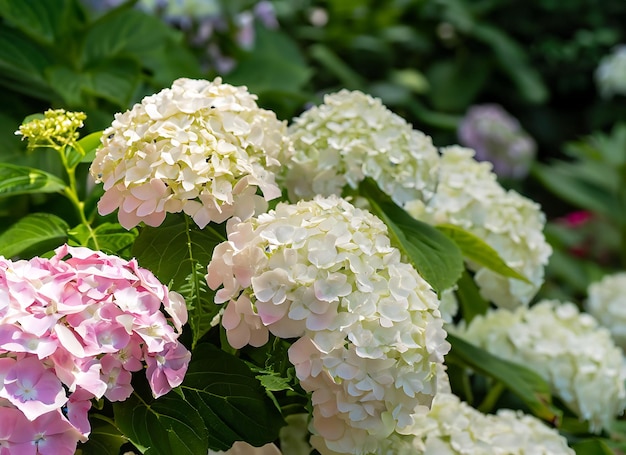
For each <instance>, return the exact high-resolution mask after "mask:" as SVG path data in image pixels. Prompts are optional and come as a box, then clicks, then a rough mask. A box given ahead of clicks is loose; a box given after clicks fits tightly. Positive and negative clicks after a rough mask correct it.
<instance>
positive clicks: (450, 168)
mask: <svg viewBox="0 0 626 455" xmlns="http://www.w3.org/2000/svg"><path fill="white" fill-rule="evenodd" d="M406 209H407V211H408V212H409V213H410V214H411V215H412V216H414V217H415V218H417V219H420V220H423V221H425V222H428V223H430V224H435V225H437V224H444V223H448V224H453V225H455V226H458V227H461V228H463V229H465V230H467V231H469V232H471V233H473V234H475V235H476V236H478V237H480V238H481V239H482V240H484V241H485V242H486V243H487V244H489V245H490V246H491V247H492V248H494V249H495V250H496V251H497V252H498V254H499V255H500V256H501V257H502V259H503V260H504V261H505V262H506V263H507V265H508V266H509V267H511V268H512V269H514V270H516V271H517V272H519V273H521V274H522V275H523V276H525V277H526V278H527V279H528V280H529V283H527V282H524V281H521V280H517V279H513V278H506V277H504V276H502V275H500V274H497V273H495V272H493V271H491V270H489V269H487V268H484V267H480V266H478V265H477V264H471V263H470V264H469V267H470V268H472V269H473V270H474V271H475V272H476V274H475V276H474V279H475V281H476V283H477V284H478V286H479V288H480V292H481V295H482V296H483V297H484V298H486V299H488V300H491V301H492V302H494V303H495V304H496V305H498V306H501V307H508V308H512V307H515V306H517V305H519V304H528V303H529V302H530V300H531V299H532V298H533V297H534V296H535V294H536V293H537V291H538V290H539V288H540V287H541V285H542V284H543V278H544V267H545V265H546V264H547V262H548V258H549V256H550V254H551V253H552V249H551V247H550V245H549V244H548V243H547V242H546V239H545V236H544V235H543V227H544V225H545V215H544V214H543V212H542V211H541V209H540V207H539V205H538V204H536V203H535V202H533V201H531V200H530V199H528V198H526V197H524V196H521V195H520V194H519V193H517V192H515V191H512V190H510V191H506V190H505V189H504V188H503V187H502V186H501V185H500V184H499V183H498V182H497V180H496V176H495V174H494V173H493V172H491V164H489V163H487V162H478V161H476V160H475V159H474V151H473V150H471V149H468V148H464V147H460V146H451V147H446V148H443V149H441V162H440V167H439V182H438V184H437V190H436V193H435V194H434V196H433V197H432V198H431V199H430V200H429V201H427V202H426V203H424V201H421V200H415V201H412V202H410V203H408V204H407V205H406Z"/></svg>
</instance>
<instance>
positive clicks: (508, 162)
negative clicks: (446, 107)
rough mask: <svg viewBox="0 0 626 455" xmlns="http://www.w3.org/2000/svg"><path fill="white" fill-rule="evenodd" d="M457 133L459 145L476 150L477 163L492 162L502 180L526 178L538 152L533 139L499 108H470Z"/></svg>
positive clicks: (477, 106)
mask: <svg viewBox="0 0 626 455" xmlns="http://www.w3.org/2000/svg"><path fill="white" fill-rule="evenodd" d="M457 133H458V137H459V142H460V143H461V144H462V145H464V146H466V147H469V148H473V149H474V150H476V156H475V157H476V159H477V160H479V161H490V162H491V163H492V164H493V170H494V172H495V173H496V174H497V175H498V176H499V177H501V178H512V179H517V180H519V179H522V178H524V177H525V176H526V175H527V174H528V171H529V168H530V165H531V163H532V161H533V159H534V158H535V155H536V152H537V146H536V144H535V141H534V140H533V138H532V137H530V136H529V135H528V133H526V131H524V130H523V129H522V127H521V125H520V123H519V122H518V121H517V120H516V119H515V118H514V117H512V116H511V115H510V114H509V113H508V112H506V111H505V110H504V109H503V108H502V106H500V105H499V104H481V105H474V106H472V107H470V109H469V110H468V111H467V113H466V115H465V117H463V119H462V120H461V122H460V124H459V128H458V132H457Z"/></svg>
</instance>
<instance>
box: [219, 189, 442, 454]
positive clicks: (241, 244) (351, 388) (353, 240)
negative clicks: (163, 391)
mask: <svg viewBox="0 0 626 455" xmlns="http://www.w3.org/2000/svg"><path fill="white" fill-rule="evenodd" d="M227 233H228V241H227V242H224V243H222V244H220V245H218V246H217V247H216V248H215V250H214V254H213V259H212V260H211V262H210V263H209V265H208V268H207V271H208V273H207V282H208V284H209V286H210V287H211V288H212V289H217V293H216V302H218V303H224V302H227V307H226V311H225V312H224V315H223V320H222V323H223V325H224V327H225V328H226V331H227V332H226V333H227V337H228V340H229V342H230V343H231V345H232V346H233V347H235V348H241V347H243V346H245V345H247V344H251V345H253V346H261V345H263V344H265V343H266V342H267V341H268V339H269V334H270V333H271V334H273V335H275V336H278V337H281V338H299V339H298V340H297V341H296V342H295V343H294V344H293V345H292V346H291V348H290V349H289V359H290V361H291V363H293V364H294V365H295V366H296V373H297V376H298V378H299V380H300V383H301V385H302V386H303V388H304V389H305V390H307V391H309V392H312V402H313V406H314V412H313V427H314V430H315V432H317V433H318V434H320V435H321V436H322V439H321V440H322V441H324V447H326V448H330V449H332V450H335V451H337V452H340V453H365V452H364V451H367V450H370V449H371V448H372V447H374V446H375V444H376V441H377V440H379V439H380V438H381V437H386V436H388V435H389V434H391V433H393V432H395V431H400V430H401V429H402V428H403V427H405V426H407V425H410V423H411V415H412V414H413V413H414V412H415V410H416V408H419V407H422V406H425V407H427V406H429V405H430V402H431V400H432V396H433V395H434V393H435V383H436V379H437V370H436V365H438V364H442V363H443V356H444V355H445V354H446V353H447V352H448V350H449V347H450V345H449V344H448V343H447V342H446V341H445V337H446V332H445V331H444V330H443V320H442V318H441V315H440V313H439V309H438V306H439V301H438V299H437V296H436V294H435V292H434V291H433V290H432V289H431V287H430V285H429V284H428V283H427V282H426V281H425V280H424V279H423V278H422V277H421V276H420V275H419V274H418V273H417V272H416V271H415V269H414V268H413V267H412V266H410V265H409V264H407V263H405V262H403V261H402V258H401V255H400V252H399V251H398V250H397V249H395V248H393V247H392V246H391V245H390V240H389V237H388V235H387V227H386V225H385V224H384V223H383V222H382V221H381V220H379V219H378V218H376V217H375V216H374V215H372V214H371V213H369V212H367V211H364V210H361V209H358V208H355V207H354V206H353V205H351V204H350V203H348V202H347V201H346V200H344V199H341V198H339V197H337V196H331V197H328V198H324V197H321V196H317V197H315V198H314V199H313V200H310V201H300V202H299V203H297V204H293V205H290V204H284V203H280V204H278V205H277V206H276V209H275V210H273V211H270V212H269V213H266V214H262V215H260V216H259V217H258V218H250V219H248V220H246V221H241V220H238V219H236V218H233V219H231V220H229V221H228V224H227ZM318 450H319V448H318Z"/></svg>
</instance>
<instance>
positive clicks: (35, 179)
mask: <svg viewBox="0 0 626 455" xmlns="http://www.w3.org/2000/svg"><path fill="white" fill-rule="evenodd" d="M64 189H65V182H63V180H61V179H60V178H58V177H56V176H54V175H52V174H49V173H47V172H44V171H42V170H39V169H33V168H29V167H25V166H15V165H13V164H9V163H0V197H3V196H14V195H16V194H31V193H56V192H60V191H63V190H64Z"/></svg>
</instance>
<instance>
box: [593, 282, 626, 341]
mask: <svg viewBox="0 0 626 455" xmlns="http://www.w3.org/2000/svg"><path fill="white" fill-rule="evenodd" d="M585 309H586V310H587V311H588V312H589V313H590V314H591V315H592V316H594V317H595V318H596V319H597V320H598V322H599V323H600V324H601V325H603V326H604V327H607V328H608V329H609V330H610V332H611V335H612V336H613V339H614V340H615V343H616V344H617V345H618V346H620V347H621V348H622V349H624V350H626V272H619V273H614V274H612V275H606V276H605V277H604V278H602V279H601V280H600V281H597V282H595V283H591V285H589V288H588V289H587V301H586V302H585Z"/></svg>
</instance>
